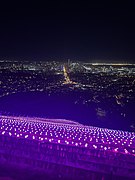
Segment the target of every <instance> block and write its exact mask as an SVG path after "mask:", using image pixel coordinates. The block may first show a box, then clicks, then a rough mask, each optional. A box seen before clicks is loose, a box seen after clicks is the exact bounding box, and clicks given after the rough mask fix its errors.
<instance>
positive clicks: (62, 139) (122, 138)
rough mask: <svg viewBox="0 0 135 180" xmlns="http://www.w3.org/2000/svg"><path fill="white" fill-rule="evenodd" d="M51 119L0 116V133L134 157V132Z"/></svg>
mask: <svg viewBox="0 0 135 180" xmlns="http://www.w3.org/2000/svg"><path fill="white" fill-rule="evenodd" d="M52 121H53V120H52ZM52 121H51V122H49V121H46V120H44V121H43V120H42V121H41V120H39V119H36V118H35V119H32V118H27V119H26V118H21V117H20V118H18V117H10V116H8V117H7V116H1V117H0V134H1V135H4V136H5V135H6V136H14V137H16V138H24V139H31V140H34V141H42V143H43V142H49V143H58V144H65V145H67V146H75V147H85V148H88V149H95V150H96V149H98V150H102V151H110V152H115V153H122V154H130V155H133V156H135V133H134V132H125V131H120V130H118V131H117V130H111V129H105V128H98V127H92V126H83V125H80V124H71V123H69V124H68V123H67V121H66V124H64V123H63V121H62V120H61V122H59V123H57V121H54V122H52Z"/></svg>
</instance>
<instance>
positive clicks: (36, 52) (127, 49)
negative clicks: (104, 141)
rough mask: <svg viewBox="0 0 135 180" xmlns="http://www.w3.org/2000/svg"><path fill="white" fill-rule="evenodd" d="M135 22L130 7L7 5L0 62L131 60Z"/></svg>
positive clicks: (1, 16) (0, 27)
mask: <svg viewBox="0 0 135 180" xmlns="http://www.w3.org/2000/svg"><path fill="white" fill-rule="evenodd" d="M82 2H83V1H82ZM134 21H135V13H134V9H133V8H132V5H130V4H124V5H123V4H119V5H118V4H104V3H103V2H102V3H100V4H96V3H95V4H85V3H79V1H78V2H77V3H73V2H72V3H70V4H69V3H66V2H65V1H63V3H62V2H59V3H58V1H57V2H55V3H53V2H52V3H46V4H39V3H38V4H34V2H33V3H32V4H21V3H20V2H19V4H8V3H7V4H5V5H1V10H0V58H1V59H14V60H64V59H69V58H70V59H71V60H81V61H90V60H92V61H104V62H107V61H115V62H116V61H121V62H123V61H126V62H130V61H133V62H135V25H134Z"/></svg>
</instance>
